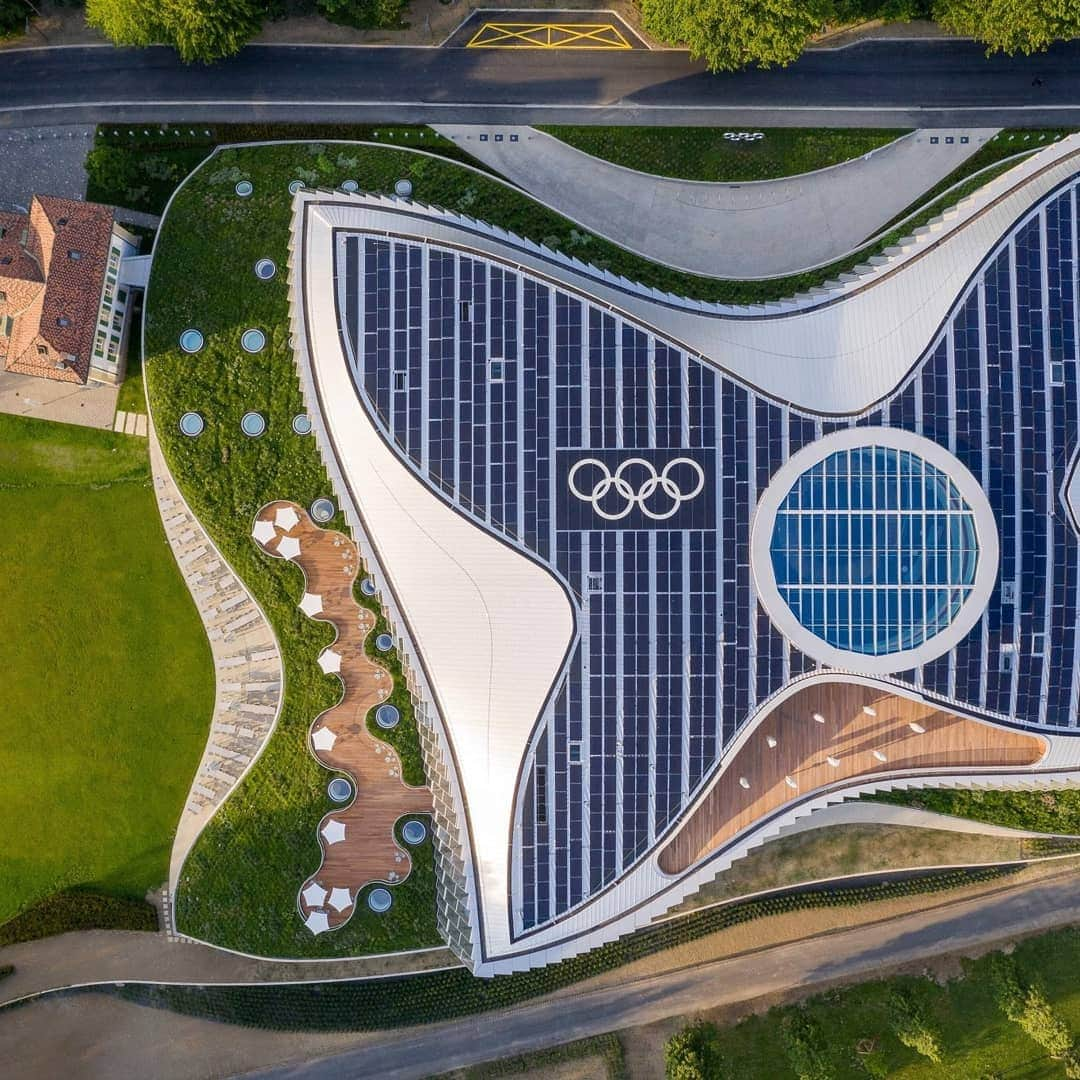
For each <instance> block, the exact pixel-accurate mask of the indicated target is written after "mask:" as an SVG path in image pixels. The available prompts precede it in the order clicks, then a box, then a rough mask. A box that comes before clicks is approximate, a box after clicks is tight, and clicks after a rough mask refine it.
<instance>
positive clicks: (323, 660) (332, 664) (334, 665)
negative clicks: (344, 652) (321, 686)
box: [319, 649, 341, 675]
mask: <svg viewBox="0 0 1080 1080" xmlns="http://www.w3.org/2000/svg"><path fill="white" fill-rule="evenodd" d="M319 667H321V668H322V669H323V671H324V672H325V673H326V674H327V675H329V674H331V673H332V672H335V671H340V670H341V653H336V652H334V650H333V649H327V650H326V652H324V653H323V654H322V655H321V656H320V657H319Z"/></svg>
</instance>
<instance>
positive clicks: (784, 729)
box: [659, 681, 1046, 874]
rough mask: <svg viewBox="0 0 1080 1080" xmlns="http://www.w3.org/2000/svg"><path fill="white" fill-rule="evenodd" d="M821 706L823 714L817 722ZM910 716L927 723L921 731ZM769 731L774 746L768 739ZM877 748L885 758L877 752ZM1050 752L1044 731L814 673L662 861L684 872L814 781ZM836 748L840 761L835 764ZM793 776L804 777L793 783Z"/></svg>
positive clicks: (1016, 759)
mask: <svg viewBox="0 0 1080 1080" xmlns="http://www.w3.org/2000/svg"><path fill="white" fill-rule="evenodd" d="M867 709H870V710H872V713H871V712H867V711H865V710H867ZM815 713H816V714H817V715H819V716H821V717H824V719H825V722H824V723H818V722H817V721H816V720H815V719H814V714H815ZM913 723H914V724H918V725H920V726H921V727H923V728H925V729H926V730H925V733H923V734H919V733H917V732H916V731H914V730H913V729H912V727H911V726H910V725H911V724H913ZM770 739H773V740H775V743H776V745H775V746H770V745H769V740H770ZM874 751H878V752H879V753H882V754H884V755H885V757H886V759H887V760H886V761H881V760H879V759H878V758H876V757H875V756H874ZM1045 752H1046V742H1045V740H1043V739H1041V738H1039V737H1038V736H1037V735H1028V734H1024V733H1022V732H1019V731H1014V730H1012V729H1011V728H1005V727H998V726H996V725H993V724H987V723H982V722H980V721H976V720H970V719H967V718H966V717H962V716H957V715H955V714H953V713H949V712H945V711H943V710H940V709H936V708H934V707H933V706H928V705H927V704H926V703H924V702H921V701H913V700H911V699H909V698H905V697H901V696H898V695H894V694H890V693H884V692H882V691H881V690H880V689H875V688H873V687H867V686H860V685H858V684H854V683H847V682H840V681H836V682H826V683H815V684H814V685H812V686H809V687H807V688H806V689H804V690H800V691H799V692H797V693H796V694H794V695H793V696H792V697H791V698H789V699H788V700H787V701H786V702H784V703H783V704H781V705H780V706H778V707H777V708H776V709H775V710H774V711H773V712H772V714H771V715H769V716H768V717H767V718H766V719H765V720H763V721H762V722H761V723H760V724H759V725H758V727H757V729H756V730H755V731H754V732H753V733H752V734H751V735H750V737H749V738H748V739H747V741H746V743H744V744H743V746H742V747H741V748H740V749H739V750H738V751H737V753H736V755H735V757H734V759H733V760H732V761H731V762H730V763H729V764H728V766H727V767H726V769H725V771H724V772H723V774H722V775H721V776H720V779H719V780H718V781H717V783H716V786H715V787H714V788H713V789H712V791H711V792H710V793H709V794H708V795H707V796H706V798H705V800H704V801H703V802H702V803H701V805H700V806H699V807H698V808H697V809H696V810H695V811H694V812H693V813H692V814H691V815H690V817H689V818H688V819H687V821H686V822H685V824H683V825H682V827H681V828H680V829H679V830H678V832H677V833H676V834H675V837H674V838H673V839H672V840H671V842H670V843H668V845H667V846H666V847H665V848H664V849H663V851H662V852H661V853H660V859H659V865H660V869H661V870H663V871H664V872H665V873H668V874H677V873H681V872H682V871H684V870H686V869H687V868H688V867H690V866H692V865H693V864H694V863H696V862H698V861H699V860H701V859H703V858H704V857H705V856H707V855H708V854H709V853H710V852H712V851H715V850H716V849H717V848H718V847H720V846H721V845H723V844H724V843H726V842H727V841H728V840H730V839H731V838H732V837H734V836H735V835H736V834H738V833H739V832H741V831H742V830H743V829H745V828H746V827H747V826H749V825H752V824H753V823H754V822H756V821H758V820H760V819H761V818H763V817H766V816H768V815H769V814H772V813H773V812H774V811H776V810H778V809H780V808H781V807H783V806H784V804H785V803H789V802H792V801H793V800H795V799H800V798H805V797H806V796H807V795H808V794H809V793H811V792H812V791H814V790H815V789H817V788H823V787H828V786H833V785H836V784H838V783H840V782H842V781H848V780H852V779H854V778H856V777H860V776H869V775H871V774H875V773H876V774H885V775H888V774H902V773H907V774H909V773H912V772H918V771H920V770H924V771H926V770H933V771H952V770H964V769H967V768H989V767H1016V768H1020V767H1024V766H1031V765H1034V764H1035V763H1036V762H1038V761H1039V760H1040V758H1042V756H1043V754H1044V753H1045ZM830 757H832V758H833V759H834V760H835V761H837V762H838V764H837V765H832V764H830V763H829V760H828V759H829V758H830ZM786 777H790V778H791V779H792V780H793V781H794V782H795V784H796V785H797V786H796V787H795V788H792V787H791V786H790V785H789V784H788V782H787V780H786ZM740 778H744V779H745V780H746V782H747V783H748V784H749V787H748V788H744V787H743V786H742V785H741V784H740V782H739V781H740Z"/></svg>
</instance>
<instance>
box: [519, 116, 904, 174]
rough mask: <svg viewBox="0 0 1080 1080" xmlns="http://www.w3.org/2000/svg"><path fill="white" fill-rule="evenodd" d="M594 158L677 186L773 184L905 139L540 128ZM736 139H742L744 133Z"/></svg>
mask: <svg viewBox="0 0 1080 1080" xmlns="http://www.w3.org/2000/svg"><path fill="white" fill-rule="evenodd" d="M539 130H540V131H545V132H547V134H549V135H554V136H555V138H556V139H559V140H560V141H561V142H564V143H567V144H568V145H570V146H573V147H574V148H575V149H577V150H581V151H583V152H584V153H586V154H591V155H592V156H593V157H598V158H603V159H604V160H605V161H610V162H613V163H614V164H616V165H623V166H625V167H626V168H628V169H637V170H638V171H640V172H646V173H653V174H654V175H656V176H671V177H674V178H676V179H679V180H711V181H714V182H726V181H751V180H775V179H777V178H779V177H782V176H796V175H798V174H799V173H807V172H813V171H814V170H815V169H824V168H826V167H827V166H829V165H838V164H839V163H840V162H842V161H850V160H851V159H852V158H857V157H862V155H863V154H868V153H870V151H871V150H876V149H878V147H881V146H884V145H885V144H886V143H890V142H893V141H894V140H895V139H899V138H900V137H901V136H902V135H906V134H907V131H906V130H905V129H903V128H900V129H891V128H888V129H886V128H763V129H762V130H761V134H762V135H764V138H762V139H755V140H754V141H752V142H748V141H743V140H738V141H736V140H732V139H725V138H724V135H725V133H726V132H728V131H731V130H732V129H728V128H709V127H601V126H592V125H590V126H583V127H573V126H562V125H544V126H541V127H540V128H539ZM736 133H739V134H746V132H738V131H737V129H736Z"/></svg>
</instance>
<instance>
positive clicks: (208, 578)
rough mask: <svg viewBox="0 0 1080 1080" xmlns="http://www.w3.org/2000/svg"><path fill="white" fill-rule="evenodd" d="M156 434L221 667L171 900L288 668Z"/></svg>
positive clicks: (160, 493) (191, 577)
mask: <svg viewBox="0 0 1080 1080" xmlns="http://www.w3.org/2000/svg"><path fill="white" fill-rule="evenodd" d="M149 441H150V469H151V473H152V475H153V478H154V495H155V497H156V498H157V504H158V511H159V512H160V514H161V522H162V525H163V526H164V528H165V536H166V538H167V539H168V541H169V546H170V547H171V548H172V552H173V555H174V556H175V558H176V563H177V566H179V567H180V573H181V574H182V575H183V578H184V582H185V583H186V585H187V587H188V590H189V591H190V593H191V595H192V598H193V599H194V601H195V606H196V608H198V611H199V618H200V619H202V622H203V626H204V627H205V628H206V636H207V638H208V639H209V642H210V652H211V655H212V656H213V659H214V674H215V688H214V713H213V716H212V718H211V723H210V735H209V738H208V739H207V742H206V749H205V750H204V751H203V756H202V761H200V762H199V768H198V770H197V771H196V773H195V779H194V781H193V782H192V785H191V790H190V792H189V793H188V798H187V802H186V803H185V804H184V811H183V813H182V814H181V816H180V821H179V823H178V824H177V827H176V836H175V838H174V839H173V848H172V856H171V858H170V861H169V884H168V893H167V897H166V900H167V901H169V900H170V899H171V897H172V896H174V895H175V892H176V886H177V882H178V880H179V877H180V870H181V867H182V866H183V863H184V859H185V858H186V857H187V854H188V852H189V851H190V850H191V848H192V845H193V844H194V843H195V840H196V839H197V838H198V836H199V833H200V832H202V830H203V829H204V828H205V827H206V824H207V822H208V821H209V820H210V818H211V817H213V815H214V813H215V812H216V810H217V809H218V807H219V806H220V805H221V804H222V803H223V802H224V801H225V799H226V798H228V796H229V795H230V793H231V792H232V791H233V789H234V788H235V787H236V784H237V782H238V781H239V780H240V778H241V777H242V776H243V775H244V773H245V772H246V771H247V770H248V768H250V766H251V764H252V762H253V761H254V760H255V759H256V758H257V757H258V756H259V754H260V753H261V752H262V749H263V747H264V746H265V745H266V740H267V739H268V738H269V737H270V733H271V731H273V729H274V724H275V723H276V721H277V715H278V710H279V709H280V708H281V686H282V669H281V655H280V653H279V652H278V647H277V641H276V639H275V638H274V632H273V630H271V628H270V624H269V623H268V622H267V621H266V617H265V616H264V615H263V613H262V609H261V608H260V607H259V606H258V604H256V603H255V601H254V600H253V599H252V597H251V594H250V593H249V592H248V591H247V589H246V588H245V587H244V585H243V583H242V582H241V581H240V579H239V578H238V577H237V576H236V575H235V574H234V573H233V572H232V570H231V569H230V567H229V564H228V563H227V562H226V561H225V559H224V558H223V557H222V556H221V553H220V552H219V551H218V550H217V548H216V547H215V546H214V543H213V541H212V540H211V539H210V537H209V536H208V535H207V534H206V530H205V529H203V527H202V525H200V524H199V520H198V518H197V517H196V516H195V515H194V513H192V511H191V508H190V507H189V506H188V505H187V503H186V502H185V501H184V497H183V496H182V495H181V494H180V490H179V488H177V486H176V481H175V480H173V477H172V474H171V473H170V472H169V468H168V465H167V464H166V463H165V457H164V455H163V454H162V452H161V444H160V443H159V442H158V438H157V434H156V432H155V431H154V427H153V423H151V425H150V430H149ZM170 921H171V916H170Z"/></svg>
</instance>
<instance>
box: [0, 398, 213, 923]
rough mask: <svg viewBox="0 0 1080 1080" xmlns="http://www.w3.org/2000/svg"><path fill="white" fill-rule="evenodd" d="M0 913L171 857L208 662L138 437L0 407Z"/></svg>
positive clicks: (144, 876) (143, 875)
mask: <svg viewBox="0 0 1080 1080" xmlns="http://www.w3.org/2000/svg"><path fill="white" fill-rule="evenodd" d="M0 520H2V521H3V523H4V524H3V529H2V530H0V565H2V566H3V567H4V573H3V577H2V579H0V581H2V584H0V588H2V595H3V602H2V603H0V640H2V641H3V643H4V661H3V677H2V678H0V774H2V775H3V777H4V781H3V783H2V784H0V837H3V855H2V857H0V864H2V866H3V870H2V872H0V923H4V922H7V920H10V919H11V918H12V917H13V916H15V915H17V914H19V913H20V912H23V911H24V910H26V909H28V908H31V907H32V906H33V905H35V904H37V903H38V902H39V901H41V900H43V899H45V898H46V897H49V896H50V895H51V894H53V893H56V892H58V891H60V890H62V889H67V888H69V887H71V886H91V887H93V888H94V889H97V890H98V891H103V892H107V893H114V894H117V895H119V896H125V897H132V898H135V899H137V900H141V899H142V897H143V895H144V894H145V893H146V891H147V890H148V889H153V888H156V887H158V886H160V885H161V884H162V883H163V882H164V881H165V878H166V875H167V871H168V862H169V852H170V848H171V845H172V837H173V832H174V831H175V828H176V823H177V821H179V819H180V815H181V813H182V811H183V807H184V801H185V799H186V798H187V793H188V789H189V787H190V785H191V781H192V778H193V776H194V774H195V769H196V767H197V766H198V762H199V758H200V756H201V754H202V750H203V746H204V744H205V742H206V736H207V730H208V726H209V721H210V714H211V710H212V708H213V702H214V671H213V665H212V663H211V659H210V650H209V647H208V645H207V642H206V637H205V634H204V632H203V627H202V623H201V622H200V621H199V617H198V615H197V613H196V611H195V606H194V604H193V603H192V600H191V597H190V595H189V593H188V591H187V588H186V587H185V585H184V583H183V580H182V579H181V577H180V573H179V571H178V570H177V567H176V563H175V561H174V559H173V556H172V552H171V550H170V549H169V546H168V544H167V542H166V540H165V535H164V533H163V531H162V527H161V520H160V517H159V515H158V510H157V505H156V503H155V501H154V493H153V486H152V482H151V478H150V465H149V460H148V456H147V447H146V440H145V439H136V438H132V437H127V436H124V435H118V434H114V433H112V432H107V431H96V430H93V429H90V428H82V427H73V426H70V425H66V424H56V423H48V422H45V421H41V420H30V419H26V418H23V417H15V416H6V415H0Z"/></svg>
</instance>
